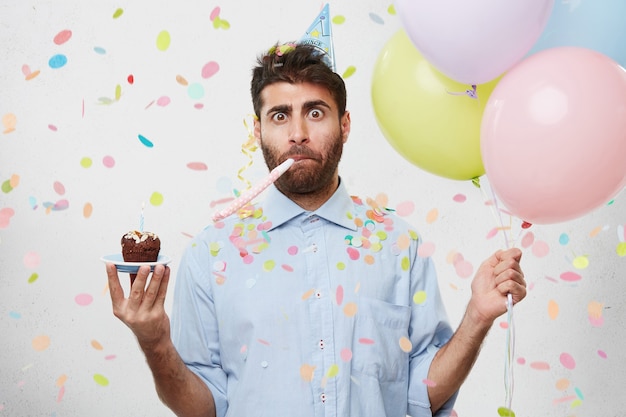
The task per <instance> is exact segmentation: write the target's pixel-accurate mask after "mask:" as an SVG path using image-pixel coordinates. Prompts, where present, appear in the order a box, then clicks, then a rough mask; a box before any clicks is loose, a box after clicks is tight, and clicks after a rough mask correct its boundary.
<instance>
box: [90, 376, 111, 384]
mask: <svg viewBox="0 0 626 417" xmlns="http://www.w3.org/2000/svg"><path fill="white" fill-rule="evenodd" d="M93 380H94V381H96V384H98V385H101V386H103V387H106V386H107V385H109V380H108V379H107V378H106V377H105V376H104V375H100V374H95V375H94V376H93Z"/></svg>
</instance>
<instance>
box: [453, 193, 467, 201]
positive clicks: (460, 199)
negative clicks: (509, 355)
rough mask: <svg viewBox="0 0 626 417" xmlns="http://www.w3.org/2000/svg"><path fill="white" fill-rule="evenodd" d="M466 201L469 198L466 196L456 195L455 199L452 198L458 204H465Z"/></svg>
mask: <svg viewBox="0 0 626 417" xmlns="http://www.w3.org/2000/svg"><path fill="white" fill-rule="evenodd" d="M466 200H467V196H465V194H455V195H454V197H452V201H454V202H456V203H465V201H466Z"/></svg>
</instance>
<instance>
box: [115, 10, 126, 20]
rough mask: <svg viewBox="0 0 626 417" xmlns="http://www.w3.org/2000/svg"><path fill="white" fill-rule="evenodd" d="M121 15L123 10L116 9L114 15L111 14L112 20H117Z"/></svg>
mask: <svg viewBox="0 0 626 417" xmlns="http://www.w3.org/2000/svg"><path fill="white" fill-rule="evenodd" d="M122 14H124V9H117V10H116V11H115V13H113V19H117V18H118V17H120V16H121V15H122Z"/></svg>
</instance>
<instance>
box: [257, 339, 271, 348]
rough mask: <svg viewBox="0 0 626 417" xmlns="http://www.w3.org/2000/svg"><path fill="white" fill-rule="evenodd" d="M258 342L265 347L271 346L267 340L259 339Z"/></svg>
mask: <svg viewBox="0 0 626 417" xmlns="http://www.w3.org/2000/svg"><path fill="white" fill-rule="evenodd" d="M257 342H259V343H260V344H262V345H265V346H269V345H270V342H268V341H267V340H264V339H257Z"/></svg>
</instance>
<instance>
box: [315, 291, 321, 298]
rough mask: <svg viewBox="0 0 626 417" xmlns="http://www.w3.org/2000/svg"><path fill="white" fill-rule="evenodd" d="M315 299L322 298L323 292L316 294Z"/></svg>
mask: <svg viewBox="0 0 626 417" xmlns="http://www.w3.org/2000/svg"><path fill="white" fill-rule="evenodd" d="M315 298H317V299H319V298H322V292H321V291H317V292H316V293H315Z"/></svg>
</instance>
